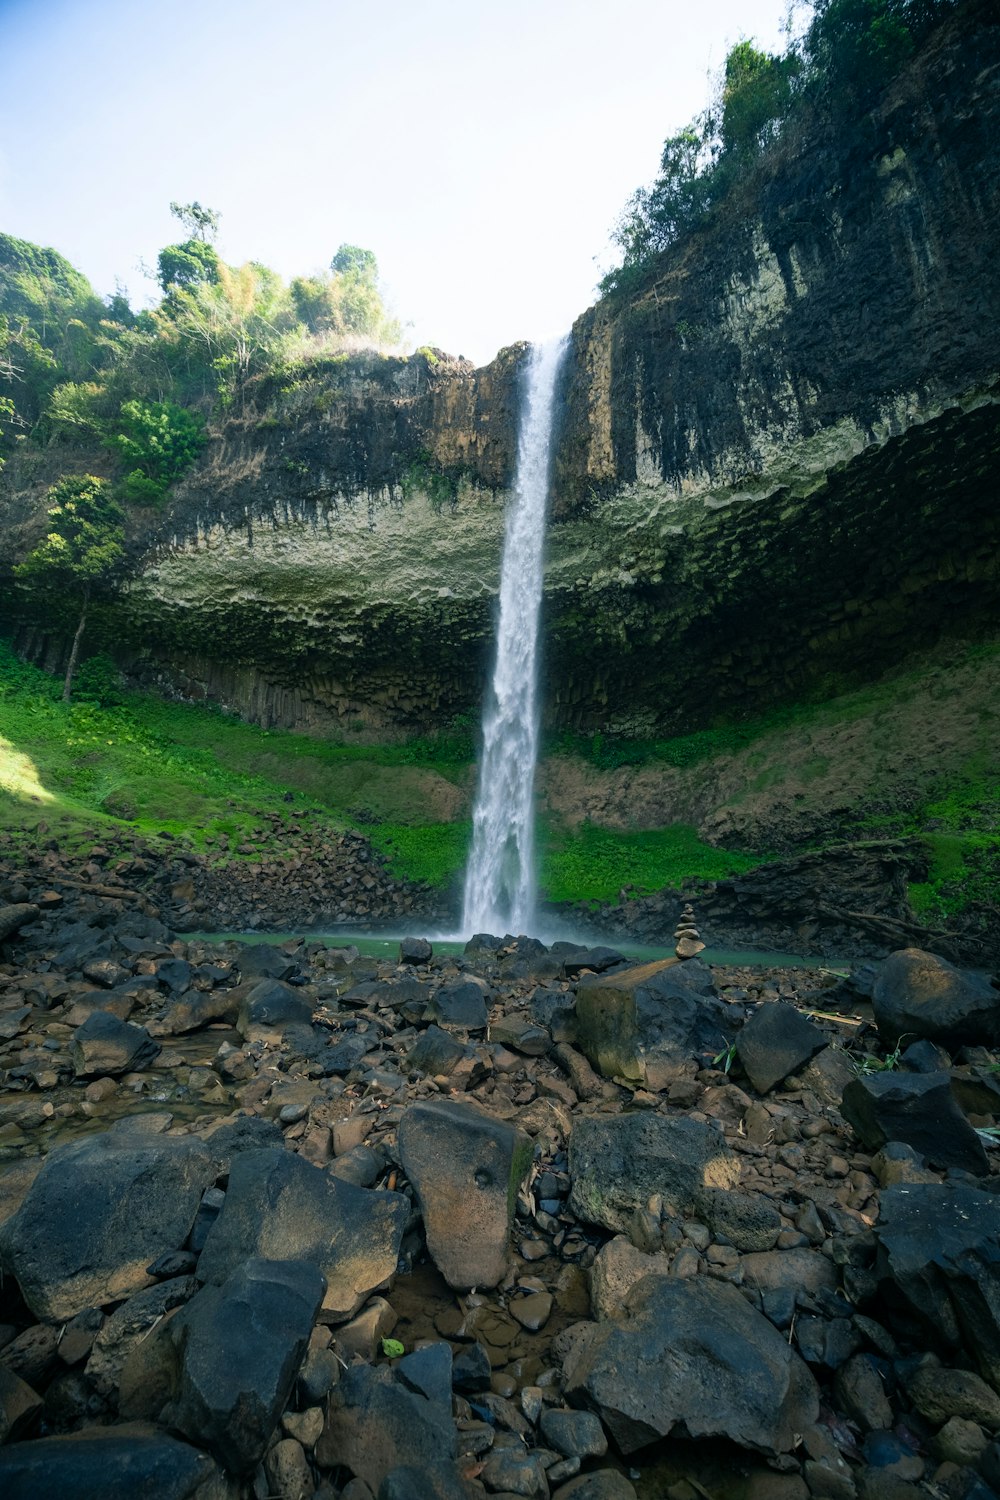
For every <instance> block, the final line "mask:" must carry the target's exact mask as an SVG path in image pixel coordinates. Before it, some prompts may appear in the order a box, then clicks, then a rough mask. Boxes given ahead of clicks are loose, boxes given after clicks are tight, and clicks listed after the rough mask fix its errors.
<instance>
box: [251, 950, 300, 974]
mask: <svg viewBox="0 0 1000 1500" xmlns="http://www.w3.org/2000/svg"><path fill="white" fill-rule="evenodd" d="M237 962H238V964H239V970H240V974H241V976H242V978H243V979H287V978H288V976H289V975H290V974H294V973H295V972H296V971H297V969H298V967H299V966H298V963H297V962H296V960H295V959H294V958H289V956H288V954H287V953H282V952H281V950H280V948H275V947H274V946H273V945H272V944H271V943H245V944H244V945H243V947H242V948H241V949H240V956H239V959H238V960H237Z"/></svg>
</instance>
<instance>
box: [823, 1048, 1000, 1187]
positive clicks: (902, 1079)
mask: <svg viewBox="0 0 1000 1500" xmlns="http://www.w3.org/2000/svg"><path fill="white" fill-rule="evenodd" d="M840 1112H841V1114H842V1115H843V1116H844V1119H845V1120H846V1121H847V1123H848V1124H849V1125H850V1126H851V1128H852V1129H853V1130H854V1131H855V1132H856V1134H857V1136H858V1138H859V1140H860V1141H861V1142H862V1144H863V1145H864V1146H865V1148H866V1149H867V1150H868V1151H878V1150H879V1149H880V1147H882V1146H884V1145H885V1144H886V1142H887V1141H902V1142H903V1143H904V1145H907V1146H912V1147H913V1149H914V1151H919V1152H920V1154H921V1156H923V1157H924V1159H925V1160H926V1161H928V1162H929V1163H930V1164H931V1165H932V1166H935V1167H940V1168H941V1169H942V1170H943V1169H946V1168H948V1167H959V1168H961V1169H962V1170H963V1171H966V1172H972V1173H974V1174H975V1175H976V1176H985V1174H986V1173H987V1172H988V1171H989V1162H988V1160H987V1156H986V1151H985V1148H984V1147H983V1143H982V1141H981V1140H980V1138H979V1136H978V1135H977V1134H976V1132H975V1131H974V1130H973V1128H972V1126H971V1125H970V1124H969V1122H968V1120H967V1119H966V1118H965V1116H964V1115H963V1113H962V1111H961V1110H960V1109H959V1107H958V1105H957V1104H956V1103H955V1099H954V1095H953V1094H952V1090H951V1082H950V1079H949V1077H948V1074H947V1073H896V1072H887V1073H870V1074H867V1075H865V1076H864V1077H862V1078H855V1079H854V1081H853V1082H852V1083H849V1084H848V1085H847V1087H846V1089H845V1090H844V1097H843V1099H842V1100H841V1105H840Z"/></svg>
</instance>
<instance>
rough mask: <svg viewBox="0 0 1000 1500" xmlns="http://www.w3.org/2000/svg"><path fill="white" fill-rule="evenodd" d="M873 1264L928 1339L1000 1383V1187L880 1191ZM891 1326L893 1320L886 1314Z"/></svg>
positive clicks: (993, 1383)
mask: <svg viewBox="0 0 1000 1500" xmlns="http://www.w3.org/2000/svg"><path fill="white" fill-rule="evenodd" d="M875 1234H876V1238H877V1241H878V1256H877V1259H876V1264H875V1272H876V1276H877V1278H878V1281H879V1283H880V1284H881V1290H882V1293H883V1295H885V1294H886V1293H887V1292H889V1291H890V1289H891V1292H892V1294H893V1295H892V1296H891V1297H890V1300H887V1301H886V1302H885V1309H886V1314H887V1315H889V1316H890V1317H891V1315H892V1309H893V1306H894V1304H895V1303H896V1299H898V1298H902V1300H903V1304H904V1313H905V1321H904V1326H905V1324H906V1323H907V1322H908V1323H909V1324H911V1325H912V1324H913V1323H914V1322H915V1323H916V1325H917V1327H918V1328H919V1329H920V1331H921V1332H922V1334H923V1335H924V1337H925V1338H926V1339H927V1342H928V1345H929V1346H930V1347H931V1348H932V1349H940V1350H941V1351H942V1353H945V1354H948V1353H951V1354H955V1353H958V1352H959V1351H962V1352H963V1353H964V1354H965V1355H968V1356H971V1358H972V1360H973V1361H974V1362H975V1364H976V1365H977V1366H978V1368H979V1372H980V1374H981V1375H982V1376H983V1378H984V1380H986V1381H987V1382H988V1383H989V1384H990V1385H991V1386H992V1387H993V1388H994V1390H1000V1280H998V1277H997V1273H996V1268H997V1265H998V1263H1000V1195H998V1194H995V1193H981V1192H978V1191H977V1190H976V1189H975V1188H969V1187H949V1186H943V1185H942V1186H938V1185H932V1184H930V1183H926V1184H924V1183H920V1184H914V1185H912V1186H899V1187H892V1188H888V1189H886V1191H885V1192H884V1193H883V1194H882V1201H881V1206H880V1215H879V1221H878V1224H877V1225H876V1227H875ZM890 1326H892V1323H891V1322H890Z"/></svg>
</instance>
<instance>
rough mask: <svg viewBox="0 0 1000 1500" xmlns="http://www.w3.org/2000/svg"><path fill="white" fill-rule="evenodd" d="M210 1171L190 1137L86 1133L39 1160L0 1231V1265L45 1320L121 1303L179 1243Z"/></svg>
mask: <svg viewBox="0 0 1000 1500" xmlns="http://www.w3.org/2000/svg"><path fill="white" fill-rule="evenodd" d="M218 1170H219V1167H218V1162H217V1161H216V1160H215V1158H214V1156H213V1155H212V1154H211V1153H210V1151H209V1150H207V1149H206V1148H205V1147H204V1146H203V1145H202V1144H201V1142H198V1141H194V1140H172V1139H165V1138H163V1137H162V1136H156V1137H152V1136H142V1135H131V1136H130V1135H128V1134H121V1135H112V1134H102V1135H90V1136H85V1137H84V1138H83V1139H82V1140H79V1141H74V1142H73V1143H72V1144H71V1145H68V1146H62V1147H59V1148H58V1149H57V1150H55V1151H53V1152H52V1153H51V1154H50V1155H49V1156H48V1157H47V1158H46V1160H45V1165H44V1166H43V1167H42V1170H41V1171H40V1172H39V1174H38V1176H37V1177H36V1178H35V1180H34V1182H33V1183H32V1184H31V1187H30V1188H29V1189H28V1192H27V1194H26V1195H25V1199H24V1202H23V1203H22V1205H21V1207H20V1209H19V1210H18V1212H17V1213H16V1214H14V1216H13V1217H12V1218H10V1219H8V1220H7V1221H6V1223H5V1224H3V1225H2V1226H0V1259H2V1262H3V1264H4V1266H5V1267H6V1269H7V1270H9V1271H10V1272H11V1273H12V1274H13V1275H14V1276H15V1277H16V1278H17V1281H18V1284H19V1285H20V1288H21V1292H22V1294H23V1296H24V1300H25V1301H26V1302H27V1304H28V1306H29V1307H30V1308H31V1310H32V1312H33V1313H34V1314H35V1315H36V1317H39V1318H41V1319H42V1320H43V1321H47V1322H53V1323H56V1322H63V1321H64V1320H65V1319H67V1318H72V1317H75V1316H76V1314H77V1313H78V1312H82V1311H83V1309H84V1308H85V1307H99V1306H103V1305H104V1304H106V1303H108V1302H117V1301H120V1300H121V1298H123V1297H127V1296H129V1294H130V1293H132V1292H136V1291H139V1290H140V1289H141V1288H142V1287H145V1286H148V1285H149V1284H150V1281H151V1279H152V1278H151V1277H150V1276H149V1274H148V1270H147V1267H149V1266H150V1265H151V1264H152V1263H153V1262H154V1261H156V1260H157V1259H158V1257H159V1256H161V1255H164V1254H166V1253H168V1252H169V1251H172V1250H179V1249H180V1248H181V1246H182V1245H183V1244H184V1241H185V1240H186V1239H187V1237H188V1234H189V1232H190V1230H191V1226H192V1224H193V1223H194V1218H195V1214H196V1213H197V1212H198V1205H199V1203H200V1202H201V1196H202V1193H203V1192H204V1191H205V1189H206V1188H207V1187H210V1186H211V1185H212V1183H213V1182H214V1181H215V1177H216V1175H217V1173H218Z"/></svg>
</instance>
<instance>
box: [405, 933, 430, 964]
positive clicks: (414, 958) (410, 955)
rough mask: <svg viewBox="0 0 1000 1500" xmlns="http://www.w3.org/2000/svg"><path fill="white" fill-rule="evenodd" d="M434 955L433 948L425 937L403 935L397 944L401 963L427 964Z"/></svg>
mask: <svg viewBox="0 0 1000 1500" xmlns="http://www.w3.org/2000/svg"><path fill="white" fill-rule="evenodd" d="M433 956H434V949H433V948H432V947H431V945H430V943H429V942H428V941H427V939H426V938H418V937H405V938H403V939H402V941H401V942H400V945H399V961H400V963H401V964H427V963H430V961H431V958H432V957H433Z"/></svg>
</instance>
